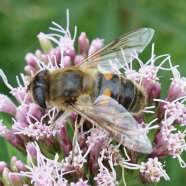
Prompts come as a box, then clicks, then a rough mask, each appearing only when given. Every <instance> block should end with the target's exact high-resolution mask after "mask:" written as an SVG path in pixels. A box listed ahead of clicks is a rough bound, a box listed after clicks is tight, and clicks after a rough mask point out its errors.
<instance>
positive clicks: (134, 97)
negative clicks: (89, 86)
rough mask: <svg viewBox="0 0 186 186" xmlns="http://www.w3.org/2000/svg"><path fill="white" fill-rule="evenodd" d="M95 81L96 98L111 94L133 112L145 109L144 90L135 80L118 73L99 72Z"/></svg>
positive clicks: (94, 94) (94, 95) (94, 91)
mask: <svg viewBox="0 0 186 186" xmlns="http://www.w3.org/2000/svg"><path fill="white" fill-rule="evenodd" d="M94 82H95V83H94V90H93V97H94V98H96V97H98V96H100V95H107V96H110V97H112V98H113V99H115V100H116V101H118V102H119V103H120V104H121V105H123V106H124V107H125V108H126V109H127V110H128V111H129V112H132V113H138V112H140V111H141V110H142V109H144V107H145V95H144V91H143V90H142V88H141V87H138V86H137V85H136V84H135V83H134V82H133V81H131V80H129V79H127V78H125V77H122V76H120V75H118V74H101V73H99V72H98V73H97V75H96V78H95V81H94Z"/></svg>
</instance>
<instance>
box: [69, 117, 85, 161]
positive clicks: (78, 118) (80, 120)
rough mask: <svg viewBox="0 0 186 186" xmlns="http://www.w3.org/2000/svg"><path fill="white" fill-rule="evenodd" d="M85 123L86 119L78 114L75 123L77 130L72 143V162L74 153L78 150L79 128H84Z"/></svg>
mask: <svg viewBox="0 0 186 186" xmlns="http://www.w3.org/2000/svg"><path fill="white" fill-rule="evenodd" d="M84 121H85V119H84V118H83V117H82V116H80V115H79V114H78V116H77V119H76V122H75V130H74V136H73V141H72V162H73V161H74V151H75V148H76V142H77V136H78V132H79V128H80V127H81V126H83V123H84ZM72 162H71V163H72Z"/></svg>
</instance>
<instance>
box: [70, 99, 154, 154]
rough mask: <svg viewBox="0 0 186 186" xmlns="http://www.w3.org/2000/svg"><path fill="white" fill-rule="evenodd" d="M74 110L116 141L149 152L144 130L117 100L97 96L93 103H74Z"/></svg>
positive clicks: (139, 150) (148, 142)
mask: <svg viewBox="0 0 186 186" xmlns="http://www.w3.org/2000/svg"><path fill="white" fill-rule="evenodd" d="M73 109H74V111H76V112H78V113H79V114H80V115H82V116H83V117H84V118H86V119H87V120H89V121H90V122H92V123H95V124H96V125H98V126H100V127H101V128H102V129H104V130H105V131H106V132H108V133H109V135H110V136H111V137H112V138H114V139H115V140H116V141H117V142H121V140H122V144H123V145H124V146H126V147H128V148H129V149H131V150H134V151H137V152H142V153H151V152H152V145H151V143H150V140H149V138H148V137H147V135H146V134H145V132H144V130H142V129H141V128H140V127H139V124H138V123H137V122H136V120H135V119H134V118H133V117H132V115H131V114H130V113H129V112H128V111H127V110H126V109H125V108H124V107H123V106H122V105H120V104H119V103H118V102H117V101H115V100H114V99H112V98H111V97H108V96H99V97H98V98H97V99H96V100H95V102H94V104H93V105H89V106H88V105H87V106H85V105H84V106H83V105H82V104H78V103H77V104H76V105H75V106H74V108H73Z"/></svg>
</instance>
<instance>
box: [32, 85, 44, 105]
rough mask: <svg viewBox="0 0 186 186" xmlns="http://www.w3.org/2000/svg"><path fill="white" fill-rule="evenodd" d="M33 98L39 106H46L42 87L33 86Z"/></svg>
mask: <svg viewBox="0 0 186 186" xmlns="http://www.w3.org/2000/svg"><path fill="white" fill-rule="evenodd" d="M34 98H35V101H36V102H37V103H38V104H39V106H40V107H41V108H46V103H45V95H44V90H43V88H41V87H37V88H35V90H34Z"/></svg>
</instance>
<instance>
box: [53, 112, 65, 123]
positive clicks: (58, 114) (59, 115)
mask: <svg viewBox="0 0 186 186" xmlns="http://www.w3.org/2000/svg"><path fill="white" fill-rule="evenodd" d="M63 113H64V111H63V110H59V111H58V113H57V114H56V115H55V117H54V119H53V121H52V122H53V123H55V122H56V121H57V120H58V119H59V118H60V117H61V115H62V114H63Z"/></svg>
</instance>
